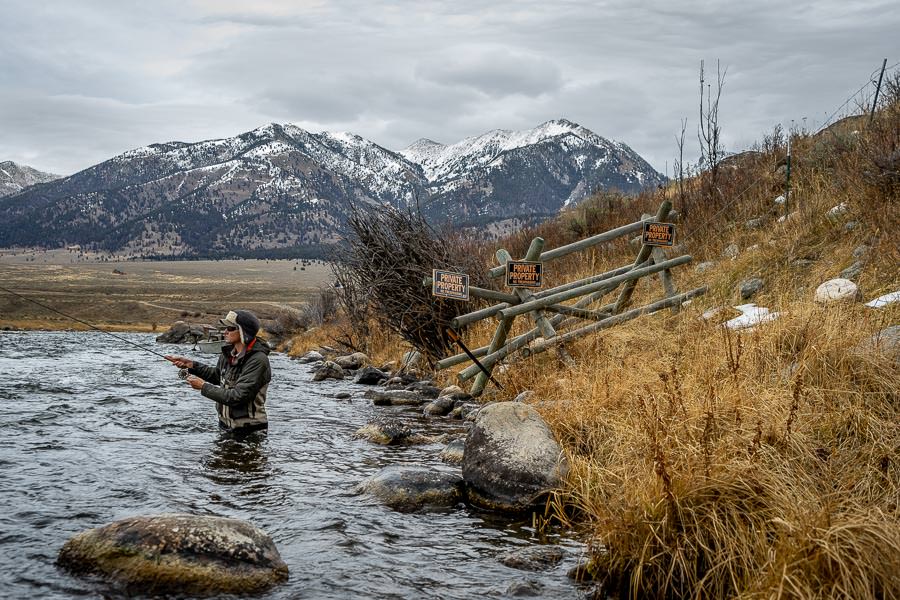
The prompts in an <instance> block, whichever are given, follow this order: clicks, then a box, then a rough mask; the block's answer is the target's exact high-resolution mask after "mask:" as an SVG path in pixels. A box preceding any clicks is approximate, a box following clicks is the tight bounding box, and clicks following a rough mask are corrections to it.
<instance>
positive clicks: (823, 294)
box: [815, 279, 861, 304]
mask: <svg viewBox="0 0 900 600" xmlns="http://www.w3.org/2000/svg"><path fill="white" fill-rule="evenodd" d="M860 296H861V294H860V291H859V287H857V285H856V284H855V283H853V282H852V281H850V280H849V279H831V280H829V281H826V282H825V283H823V284H822V285H820V286H819V287H818V288H816V295H815V301H816V302H818V303H820V304H828V303H831V302H854V301H856V300H858V299H859V298H860Z"/></svg>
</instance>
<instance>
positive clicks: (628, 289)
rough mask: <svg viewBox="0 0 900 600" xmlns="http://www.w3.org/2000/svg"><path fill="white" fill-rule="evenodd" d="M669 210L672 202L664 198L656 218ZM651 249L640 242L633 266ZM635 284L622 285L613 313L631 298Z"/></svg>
mask: <svg viewBox="0 0 900 600" xmlns="http://www.w3.org/2000/svg"><path fill="white" fill-rule="evenodd" d="M670 210H672V203H671V202H669V201H668V200H664V201H663V203H662V204H660V205H659V210H658V211H656V220H657V221H665V220H666V217H668V216H669V211H670ZM652 251H653V246H648V245H647V244H642V245H641V250H640V252H638V255H637V258H635V259H634V266H635V267H637V266H638V265H639V264H641V263H642V262H644V261H646V260H647V259H648V258H650V253H651V252H652ZM635 285H637V280H635V281H631V282H628V283H626V284H625V287H623V288H622V291H621V292H620V293H619V299H618V300H616V305H615V307H614V308H613V314H615V313H618V312H621V311H622V308H624V307H625V305H626V304H628V301H629V300H631V295H632V294H634V286H635Z"/></svg>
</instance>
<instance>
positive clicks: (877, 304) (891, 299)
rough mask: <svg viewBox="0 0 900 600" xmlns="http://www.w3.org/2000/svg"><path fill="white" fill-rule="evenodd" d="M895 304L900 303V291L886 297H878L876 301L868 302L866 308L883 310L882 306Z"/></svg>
mask: <svg viewBox="0 0 900 600" xmlns="http://www.w3.org/2000/svg"><path fill="white" fill-rule="evenodd" d="M895 302H900V290H897V291H896V292H891V293H890V294H885V295H884V296H878V297H877V298H875V299H874V300H872V301H870V302H866V306H868V307H870V308H881V307H882V306H887V305H888V304H894V303H895Z"/></svg>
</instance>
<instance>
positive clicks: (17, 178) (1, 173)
mask: <svg viewBox="0 0 900 600" xmlns="http://www.w3.org/2000/svg"><path fill="white" fill-rule="evenodd" d="M54 179H59V175H54V174H52V173H44V172H43V171H38V170H37V169H33V168H31V167H29V166H27V165H20V164H16V163H14V162H13V161H11V160H7V161H4V162H0V198H2V197H3V196H11V195H12V194H18V193H19V192H21V191H22V190H24V189H25V188H27V187H29V186H32V185H35V184H38V183H49V182H50V181H53V180H54Z"/></svg>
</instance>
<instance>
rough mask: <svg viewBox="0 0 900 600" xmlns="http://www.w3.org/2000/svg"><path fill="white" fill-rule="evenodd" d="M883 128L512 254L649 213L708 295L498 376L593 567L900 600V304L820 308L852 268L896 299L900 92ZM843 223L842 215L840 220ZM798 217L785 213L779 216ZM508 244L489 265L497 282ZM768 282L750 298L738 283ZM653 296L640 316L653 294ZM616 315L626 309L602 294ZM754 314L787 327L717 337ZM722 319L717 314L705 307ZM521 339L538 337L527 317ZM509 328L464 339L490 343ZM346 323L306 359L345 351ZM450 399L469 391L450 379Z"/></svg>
mask: <svg viewBox="0 0 900 600" xmlns="http://www.w3.org/2000/svg"><path fill="white" fill-rule="evenodd" d="M893 83H894V87H893V89H892V92H891V93H892V94H893V95H892V96H890V97H889V100H888V101H887V102H886V104H885V107H884V109H883V110H882V111H880V112H879V113H878V115H877V116H876V119H875V121H874V122H873V123H872V124H868V123H867V121H866V119H859V118H856V119H847V120H845V121H843V122H841V123H839V124H837V125H835V126H832V127H830V128H829V129H827V130H825V131H822V132H818V133H816V134H806V133H802V132H793V133H792V134H791V135H792V146H793V163H792V167H793V170H792V176H791V194H790V199H789V203H788V205H787V206H785V205H784V204H780V203H779V202H778V201H777V200H776V198H777V196H779V195H781V194H782V193H783V192H784V188H785V179H786V173H785V169H784V168H783V166H782V165H784V163H785V154H786V144H785V142H786V139H785V136H784V135H783V134H782V133H781V132H778V131H776V132H773V133H772V134H771V135H769V136H766V138H765V139H764V140H763V142H761V143H760V144H759V147H758V148H757V150H756V151H754V152H748V153H745V154H743V155H740V156H737V157H732V158H730V159H729V160H728V161H727V162H726V163H724V164H723V165H722V166H721V167H720V168H719V169H718V172H717V173H716V174H715V175H713V174H711V173H709V172H707V173H704V174H700V175H697V176H695V177H693V178H690V179H688V180H686V181H684V182H677V181H676V182H674V183H673V184H672V185H671V186H670V187H669V188H668V189H666V190H658V191H654V192H652V193H647V194H645V195H643V196H640V197H638V198H627V199H626V198H622V197H619V196H617V195H614V194H605V195H600V196H597V197H595V198H592V199H590V200H588V201H585V202H583V203H581V204H580V205H579V206H578V207H576V208H573V209H572V210H569V211H568V212H566V213H564V214H562V215H561V216H560V217H559V218H558V219H557V220H555V221H553V222H550V223H546V224H544V225H541V226H539V227H537V228H534V229H530V230H527V231H522V232H519V233H517V234H515V235H513V236H511V237H509V238H507V239H505V240H502V241H501V242H500V244H499V246H502V247H505V248H507V249H508V250H509V251H510V252H511V253H512V255H513V256H522V255H523V254H524V250H525V248H526V247H527V245H528V242H529V241H530V240H531V239H532V238H533V237H535V236H538V235H540V236H541V237H544V238H545V240H546V241H547V245H546V248H548V249H549V248H553V247H556V246H559V245H561V244H563V243H567V242H570V241H573V240H575V239H579V238H581V237H585V236H587V235H591V234H594V233H598V232H600V231H604V230H608V229H611V228H613V227H616V226H619V225H622V224H625V223H628V222H631V221H634V220H635V219H637V218H639V217H640V215H641V213H644V212H647V213H654V212H655V211H656V208H657V206H659V204H660V202H661V201H662V200H663V199H669V200H671V201H673V203H674V204H675V208H676V210H678V211H679V213H680V217H679V220H678V231H679V240H678V242H679V244H680V247H679V250H683V251H684V252H687V253H689V254H691V255H692V256H693V257H694V264H695V265H696V264H698V263H700V262H710V263H712V264H711V265H708V268H707V269H706V270H704V271H703V272H699V271H698V270H696V269H695V268H694V266H688V267H682V268H680V269H677V270H676V271H675V278H676V282H677V285H678V287H679V289H680V290H681V291H684V290H687V289H691V288H693V287H697V286H699V285H703V284H706V285H709V286H710V291H709V293H708V294H707V295H705V296H703V297H701V298H699V299H697V300H695V301H693V302H692V304H691V305H690V306H688V307H686V308H685V309H683V310H682V311H681V312H679V313H678V314H673V313H672V312H670V311H662V312H659V313H656V314H654V315H651V316H648V317H642V318H641V319H638V320H636V321H632V322H630V323H627V324H625V325H622V326H619V327H616V328H614V329H610V330H606V331H604V332H602V333H600V334H597V335H593V336H591V337H588V338H585V339H582V340H580V341H578V342H577V343H574V344H572V345H570V346H569V347H568V349H569V351H570V352H571V353H572V355H573V356H574V357H575V358H576V366H575V367H574V368H567V367H565V366H563V365H562V364H560V363H559V362H557V360H556V359H555V357H554V356H553V353H549V352H548V353H545V354H540V355H536V356H535V357H533V358H529V359H524V360H518V361H516V360H513V361H509V363H508V364H507V365H506V366H505V368H504V369H502V370H501V371H502V372H499V371H498V372H495V373H496V375H497V377H498V378H499V379H500V381H501V382H502V383H503V385H504V387H505V392H503V393H500V392H498V391H496V390H493V388H489V393H488V394H487V395H486V397H485V398H486V399H511V398H512V397H513V396H514V395H515V394H516V393H518V392H519V391H522V390H525V389H531V390H534V391H535V394H534V396H533V398H532V400H530V402H532V403H534V404H535V405H536V406H537V407H538V410H539V411H540V412H541V413H542V414H543V416H544V417H545V418H546V419H547V421H548V422H549V423H550V425H551V427H552V428H553V429H554V431H555V432H556V434H557V436H558V437H559V439H560V440H561V442H562V444H563V446H564V448H565V452H566V454H567V456H568V458H569V461H570V464H571V467H572V468H571V471H570V474H569V477H568V480H567V482H566V485H565V487H564V489H562V490H560V491H559V492H558V493H557V494H556V495H555V496H554V498H553V500H552V502H551V503H550V507H549V508H550V512H551V513H552V514H554V515H555V516H556V517H557V518H559V519H561V520H563V521H566V522H568V523H570V524H572V525H574V526H576V527H580V528H584V530H586V531H587V532H589V535H590V539H591V540H592V556H591V566H590V571H591V572H592V574H593V575H594V576H595V577H597V578H598V579H599V580H601V581H603V582H604V584H605V585H604V589H605V590H606V591H607V592H609V593H613V594H621V595H623V596H630V597H634V598H639V597H658V598H688V597H689V598H724V597H740V598H757V597H760V598H761V597H766V598H769V597H779V598H892V597H900V577H898V573H900V370H898V365H900V356H898V354H897V353H896V352H895V353H891V352H881V351H879V350H878V349H876V348H875V347H874V346H873V344H872V343H871V337H872V336H873V335H874V334H876V333H877V332H879V331H881V330H883V329H885V328H886V327H889V326H894V325H898V324H900V305H898V304H893V305H889V306H886V307H883V308H877V309H876V308H870V307H866V306H864V305H863V304H862V303H861V302H844V303H836V304H826V305H823V304H817V303H816V302H814V301H813V297H814V293H815V290H816V288H817V287H818V286H819V285H820V284H821V283H822V282H824V281H826V280H829V279H832V278H835V277H838V276H839V275H840V274H841V273H842V272H843V271H844V270H845V269H847V268H848V267H853V266H854V265H855V268H856V270H857V271H858V274H853V275H852V277H853V278H854V279H855V280H856V282H857V283H858V285H859V289H860V291H861V296H862V297H863V299H865V300H871V299H872V298H875V297H877V296H880V295H883V294H886V293H888V292H894V291H896V290H898V289H900V269H898V265H900V244H898V241H897V240H898V237H897V233H898V231H900V194H898V192H900V150H898V149H900V94H898V89H897V85H896V83H897V82H896V81H895V82H893ZM835 207H840V208H838V209H836V210H832V209H835ZM781 217H785V218H784V219H781ZM496 247H498V246H493V247H490V248H488V247H485V248H483V249H482V256H483V264H484V265H485V266H489V265H491V263H492V261H493V259H492V258H491V255H492V254H493V250H495V249H496ZM634 254H635V252H634V249H633V248H632V247H629V245H628V243H627V241H625V240H620V241H618V242H616V243H613V244H609V245H606V246H603V247H598V248H595V249H593V250H590V251H588V252H585V253H582V254H580V255H578V256H576V257H571V258H567V259H564V260H561V261H558V262H554V263H549V265H548V266H547V271H548V273H547V275H548V279H549V282H548V284H547V285H548V286H549V285H555V284H557V283H560V282H563V281H570V280H572V279H574V278H576V277H583V276H587V275H589V274H593V273H598V272H602V271H605V270H609V269H613V268H616V267H619V266H621V265H625V264H628V263H630V262H631V261H633V259H634ZM751 278H759V279H761V280H762V288H761V289H760V291H758V292H757V293H756V294H755V295H754V296H753V297H752V299H751V300H742V299H741V298H740V291H739V289H740V285H741V283H742V282H744V281H746V280H748V279H751ZM661 295H662V293H661V285H660V283H659V281H658V280H656V279H655V278H648V279H646V280H643V281H642V282H641V283H640V284H639V285H638V288H637V293H636V294H635V297H634V301H633V305H634V306H639V305H643V304H646V303H648V302H649V301H651V300H653V299H658V298H660V297H661ZM605 301H609V299H606V300H605ZM748 301H750V302H754V303H756V304H758V305H760V306H765V307H767V308H769V309H770V310H772V311H773V312H778V313H779V316H778V318H777V319H775V320H773V321H771V322H768V323H765V324H761V325H758V326H756V327H754V328H752V329H750V330H745V331H741V332H735V331H731V330H729V329H726V328H724V327H722V326H721V323H722V322H723V321H724V320H726V319H728V318H731V317H733V316H736V315H737V314H738V312H737V311H734V310H733V309H731V308H727V307H731V306H734V305H737V304H742V303H744V302H748ZM716 307H726V308H725V309H724V310H722V311H721V312H720V313H719V316H717V317H715V318H711V319H704V318H702V315H703V313H704V312H705V311H707V310H708V309H711V308H716ZM518 321H520V323H519V325H518V326H519V328H520V329H519V330H518V331H522V330H523V328H524V327H526V326H527V325H526V324H525V323H524V320H523V319H520V320H518ZM384 322H385V320H384V319H380V318H379V316H378V315H373V317H372V319H371V321H370V331H372V332H373V337H371V338H370V339H369V340H367V341H366V346H365V349H366V350H367V351H369V353H370V354H371V355H372V356H373V358H374V359H375V362H383V361H386V360H396V359H398V357H399V355H400V353H401V352H402V351H403V350H405V349H406V348H404V347H402V346H403V344H401V343H400V341H399V339H398V338H397V337H396V336H393V335H392V334H391V333H390V332H389V331H386V329H385V327H384ZM495 326H496V322H494V321H490V322H483V323H480V324H478V325H476V326H474V327H472V328H470V329H469V330H468V331H467V332H466V341H467V343H468V344H469V346H470V347H477V346H480V345H484V344H486V343H487V342H488V341H489V340H490V336H491V334H492V331H493V328H494V327H495ZM347 327H348V325H347V324H346V323H344V324H343V325H342V324H341V323H340V322H336V323H332V324H331V325H328V326H326V327H324V328H320V329H317V330H316V331H315V332H313V333H311V334H307V335H306V336H305V337H301V338H300V339H299V340H298V343H297V344H296V345H295V347H294V352H295V353H298V352H302V351H304V350H306V349H307V348H309V347H314V346H315V345H318V344H322V343H325V344H331V345H334V341H335V340H337V339H339V338H341V336H342V335H343V334H344V333H345V332H346V328H347ZM439 378H441V379H442V381H443V383H448V384H449V383H455V378H454V373H448V372H442V373H440V374H439Z"/></svg>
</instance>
